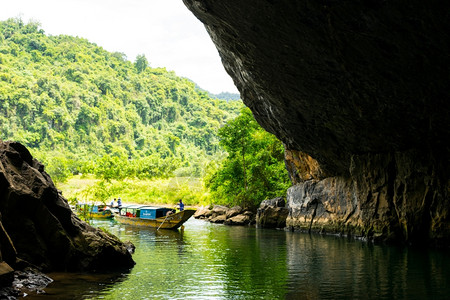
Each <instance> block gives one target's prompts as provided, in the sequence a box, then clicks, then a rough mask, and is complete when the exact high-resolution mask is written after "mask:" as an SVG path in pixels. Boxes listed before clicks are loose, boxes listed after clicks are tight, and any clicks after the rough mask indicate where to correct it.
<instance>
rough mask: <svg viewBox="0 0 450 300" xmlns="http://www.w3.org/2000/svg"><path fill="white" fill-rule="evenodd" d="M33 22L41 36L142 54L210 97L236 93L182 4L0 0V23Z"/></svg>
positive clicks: (167, 0) (176, 0)
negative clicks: (75, 38)
mask: <svg viewBox="0 0 450 300" xmlns="http://www.w3.org/2000/svg"><path fill="white" fill-rule="evenodd" d="M12 17H21V18H22V20H23V21H25V22H28V21H29V20H33V21H39V22H40V23H41V25H42V29H44V31H45V33H46V34H50V35H57V34H67V35H72V36H79V37H83V38H86V39H88V40H89V41H90V42H93V43H96V44H97V45H99V46H101V47H103V48H104V49H106V50H108V51H111V52H113V51H117V52H123V53H125V54H126V55H127V57H128V59H129V60H131V61H133V62H134V60H135V58H136V55H138V54H145V56H146V57H147V60H148V61H149V63H150V66H151V67H166V68H167V70H172V71H175V73H176V74H177V75H178V76H184V77H188V78H189V79H191V80H193V81H195V82H196V83H197V84H198V85H199V86H200V87H201V88H203V89H205V90H208V91H210V92H212V93H216V94H217V93H220V92H232V93H238V91H237V89H236V87H235V86H234V84H233V81H232V80H231V78H230V77H229V76H228V74H227V73H226V72H225V69H224V68H223V66H222V63H221V62H220V57H219V54H218V52H217V50H216V48H215V46H214V44H213V42H212V41H211V39H210V38H209V36H208V34H207V33H206V30H205V28H204V26H203V24H202V23H201V22H200V21H199V20H197V19H196V18H195V17H194V15H193V14H192V13H191V12H190V11H189V10H188V9H187V8H186V7H185V6H184V4H183V2H182V0H0V20H2V21H4V20H6V19H8V18H12Z"/></svg>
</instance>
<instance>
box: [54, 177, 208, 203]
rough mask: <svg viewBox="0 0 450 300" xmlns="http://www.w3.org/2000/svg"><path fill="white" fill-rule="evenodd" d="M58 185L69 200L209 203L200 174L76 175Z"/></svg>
mask: <svg viewBox="0 0 450 300" xmlns="http://www.w3.org/2000/svg"><path fill="white" fill-rule="evenodd" d="M57 188H58V189H60V190H61V191H62V192H63V196H64V197H65V198H66V199H68V200H69V202H72V203H73V202H77V201H80V202H105V203H109V202H111V200H112V199H113V198H119V197H120V198H122V203H123V204H127V203H136V204H166V205H176V203H177V202H178V200H179V199H182V200H183V202H184V203H185V204H186V205H199V204H202V205H203V204H207V203H208V202H209V201H208V193H206V191H205V190H204V188H203V186H202V182H201V179H200V178H193V177H174V178H169V179H153V180H150V179H144V180H140V179H125V180H121V181H116V180H113V181H111V182H102V181H100V180H98V179H96V178H94V177H93V176H84V175H83V176H81V175H76V176H73V177H72V178H70V179H69V180H68V181H67V182H65V183H58V184H57Z"/></svg>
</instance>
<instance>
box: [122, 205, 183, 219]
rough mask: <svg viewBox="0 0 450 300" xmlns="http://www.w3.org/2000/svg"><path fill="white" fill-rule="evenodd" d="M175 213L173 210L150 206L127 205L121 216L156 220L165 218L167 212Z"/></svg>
mask: <svg viewBox="0 0 450 300" xmlns="http://www.w3.org/2000/svg"><path fill="white" fill-rule="evenodd" d="M169 211H171V212H175V210H174V209H173V208H167V207H158V206H148V205H126V206H122V209H121V211H120V215H122V216H127V217H137V218H141V219H156V218H160V217H164V216H165V215H166V214H167V212H169Z"/></svg>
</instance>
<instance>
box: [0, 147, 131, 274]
mask: <svg viewBox="0 0 450 300" xmlns="http://www.w3.org/2000/svg"><path fill="white" fill-rule="evenodd" d="M0 213H1V215H0V263H2V264H7V265H9V266H10V267H12V268H15V267H16V265H17V264H20V262H27V264H28V265H34V266H37V267H39V268H40V269H41V270H44V271H87V270H91V271H92V270H97V271H98V270H106V269H125V268H130V267H131V266H133V265H134V262H133V260H132V258H131V254H130V253H129V252H128V250H127V247H126V245H124V244H123V243H122V242H120V241H119V240H118V239H117V238H116V237H114V236H111V235H109V234H106V233H104V232H103V231H101V230H98V229H95V228H93V227H91V226H89V225H88V224H86V223H85V222H83V221H81V220H80V219H78V217H77V216H76V215H75V214H74V213H73V212H72V211H71V209H70V207H69V205H68V203H67V201H66V200H65V199H64V197H62V195H61V194H60V193H58V191H57V189H56V188H55V186H54V184H53V182H52V180H51V178H50V177H49V176H48V174H47V173H46V172H45V171H44V166H43V165H42V164H41V163H39V162H38V161H37V160H36V159H33V157H32V156H31V154H30V152H29V151H28V150H27V149H26V148H25V147H24V146H23V145H21V144H19V143H16V142H1V141H0ZM111 262H113V263H111ZM22 264H23V263H22Z"/></svg>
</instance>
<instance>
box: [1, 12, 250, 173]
mask: <svg viewBox="0 0 450 300" xmlns="http://www.w3.org/2000/svg"><path fill="white" fill-rule="evenodd" d="M240 107H242V103H241V102H240V101H233V102H229V103H228V102H226V101H225V100H219V99H212V98H210V97H209V96H208V94H207V93H206V92H204V91H202V90H200V89H198V88H196V87H195V83H193V82H192V81H190V80H188V79H186V78H181V77H178V76H176V74H175V73H174V72H171V71H167V70H166V69H164V68H151V67H150V66H149V63H148V61H147V59H146V58H145V56H144V55H139V56H138V57H137V58H136V61H135V63H132V62H130V61H128V60H127V59H126V56H125V55H124V54H123V53H118V52H115V53H110V52H107V51H105V50H104V49H103V48H101V47H99V46H97V45H96V44H93V43H90V42H88V41H87V40H86V39H82V38H78V37H71V36H66V35H58V36H47V35H45V34H44V31H43V30H41V29H39V24H38V23H35V22H31V23H28V24H25V23H24V22H22V20H20V19H9V20H7V21H4V22H0V139H3V140H16V141H19V142H21V143H23V144H24V145H26V146H27V147H28V148H30V150H31V152H32V153H33V154H34V155H35V156H37V157H38V159H40V160H41V161H43V162H44V164H45V165H46V168H47V171H49V172H50V174H51V175H52V176H54V178H55V179H57V180H64V179H65V178H67V176H70V174H76V173H92V174H97V176H99V177H100V178H103V179H105V180H111V179H120V178H126V177H139V178H153V177H170V176H172V175H173V174H174V173H176V174H177V175H179V176H186V175H187V176H192V175H195V176H202V175H203V167H204V166H205V165H207V164H208V162H209V161H211V160H213V159H215V158H216V157H217V156H218V155H220V154H221V152H222V150H221V148H220V146H219V139H218V136H217V130H218V129H219V128H220V126H222V125H223V124H225V122H226V121H227V120H230V119H232V118H234V117H235V116H236V115H237V114H238V112H239V109H240Z"/></svg>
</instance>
